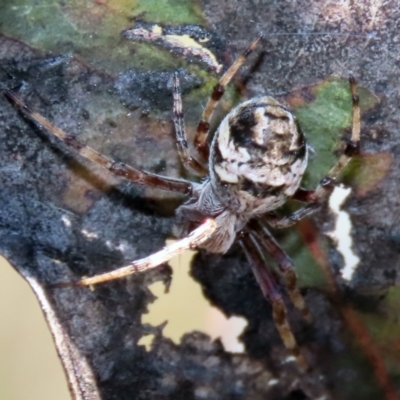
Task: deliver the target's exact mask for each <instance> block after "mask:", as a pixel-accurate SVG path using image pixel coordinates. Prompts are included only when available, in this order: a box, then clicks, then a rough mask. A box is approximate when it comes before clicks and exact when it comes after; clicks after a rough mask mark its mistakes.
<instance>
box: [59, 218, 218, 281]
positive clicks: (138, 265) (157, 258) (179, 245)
mask: <svg viewBox="0 0 400 400" xmlns="http://www.w3.org/2000/svg"><path fill="white" fill-rule="evenodd" d="M216 227H217V224H216V223H215V221H214V220H213V219H211V218H210V219H207V220H206V221H205V222H203V223H202V224H201V225H200V226H199V227H198V228H196V229H195V230H194V231H192V232H191V233H190V235H188V236H186V237H185V238H183V239H181V240H178V241H177V242H175V243H173V244H171V245H170V246H166V247H164V248H163V249H162V250H160V251H158V252H157V253H154V254H152V255H150V256H148V257H145V258H142V259H141V260H137V261H133V262H132V263H130V264H129V265H127V266H125V267H122V268H118V269H116V270H114V271H111V272H106V273H104V274H99V275H95V276H92V277H90V278H83V279H81V280H79V281H77V282H61V283H56V284H54V285H51V287H53V288H64V287H71V286H72V287H74V286H90V285H95V284H98V283H103V282H108V281H112V280H114V279H119V278H122V277H124V276H128V275H132V274H135V273H137V272H142V271H146V270H148V269H152V268H155V267H157V266H159V265H161V264H163V263H165V262H167V261H169V260H170V259H171V258H172V257H175V256H176V255H178V254H181V253H182V252H184V251H185V250H187V249H192V248H194V247H197V246H199V245H200V244H201V243H203V242H205V241H206V240H208V239H209V238H210V236H211V235H212V234H213V232H214V231H215V229H216Z"/></svg>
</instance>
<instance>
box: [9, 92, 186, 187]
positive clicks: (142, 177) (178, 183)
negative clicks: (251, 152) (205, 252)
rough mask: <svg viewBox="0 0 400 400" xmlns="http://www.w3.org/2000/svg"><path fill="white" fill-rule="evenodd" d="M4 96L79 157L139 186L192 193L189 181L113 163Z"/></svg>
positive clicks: (14, 95) (10, 97) (16, 100)
mask: <svg viewBox="0 0 400 400" xmlns="http://www.w3.org/2000/svg"><path fill="white" fill-rule="evenodd" d="M5 95H6V97H7V98H8V99H9V100H10V101H11V102H12V103H14V104H15V105H17V106H18V107H19V108H20V109H21V110H22V112H23V113H24V114H25V115H27V116H28V117H29V118H31V119H32V120H34V121H35V122H37V123H38V124H39V125H41V126H42V127H43V128H45V129H47V130H48V131H49V132H50V133H52V134H53V135H54V136H57V137H58V138H59V139H61V140H62V141H63V142H64V143H65V144H66V145H67V146H69V147H71V148H73V149H74V150H76V151H77V152H78V153H79V154H80V155H81V156H83V157H85V158H87V159H89V160H91V161H93V162H94V163H96V164H99V165H101V166H103V167H104V168H106V169H108V170H109V171H110V172H112V173H113V174H114V175H117V176H121V177H123V178H125V179H127V180H130V181H132V182H135V183H138V184H140V185H146V186H151V187H156V188H159V189H163V190H168V191H171V192H178V193H184V194H190V193H191V192H192V189H193V185H192V183H191V182H189V181H184V180H180V179H174V178H169V177H166V176H161V175H157V174H152V173H151V172H146V171H140V170H138V169H136V168H133V167H131V166H129V165H126V164H124V163H120V162H115V161H113V160H112V159H110V158H108V157H106V156H104V155H102V154H100V153H99V152H98V151H96V150H94V149H92V148H91V147H89V146H86V145H85V144H83V143H81V142H80V141H79V140H77V139H76V138H75V137H74V136H72V135H69V134H68V133H66V132H64V131H63V130H62V129H60V128H57V127H56V126H54V125H53V124H52V123H51V122H50V121H49V120H48V119H46V118H45V117H43V116H42V115H41V114H39V113H37V112H35V111H33V110H31V109H30V108H29V107H28V106H27V105H26V104H25V103H24V102H23V101H22V100H21V99H20V98H19V97H18V96H17V95H16V94H15V93H13V92H11V91H5Z"/></svg>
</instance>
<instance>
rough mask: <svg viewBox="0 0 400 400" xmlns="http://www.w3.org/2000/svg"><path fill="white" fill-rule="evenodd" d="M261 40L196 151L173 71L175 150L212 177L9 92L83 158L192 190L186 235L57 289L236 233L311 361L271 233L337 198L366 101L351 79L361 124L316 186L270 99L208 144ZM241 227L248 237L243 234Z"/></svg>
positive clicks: (283, 111) (227, 241)
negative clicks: (69, 125) (170, 172)
mask: <svg viewBox="0 0 400 400" xmlns="http://www.w3.org/2000/svg"><path fill="white" fill-rule="evenodd" d="M259 40H260V38H258V39H257V40H256V41H255V42H254V43H252V44H251V45H250V46H249V48H248V49H247V50H246V52H245V53H244V54H243V55H242V56H240V57H239V58H238V59H237V60H236V61H235V63H234V64H233V65H232V66H231V67H230V68H229V69H228V70H227V71H226V72H225V74H224V75H223V76H222V77H221V79H220V81H219V83H218V84H217V85H216V86H215V87H214V90H213V93H212V95H211V97H210V98H209V100H208V102H207V104H206V107H205V109H204V111H203V114H202V117H201V120H200V122H199V125H198V128H197V133H196V137H195V141H194V144H195V147H196V149H197V153H198V154H197V158H193V157H192V156H191V155H190V154H189V151H188V145H187V137H186V131H185V124H184V119H183V112H182V101H181V93H180V85H179V79H178V75H177V74H175V75H174V92H173V95H174V107H173V112H174V124H175V131H176V143H177V149H178V152H179V155H180V158H181V160H182V163H183V164H184V166H185V167H186V168H187V169H188V170H189V171H191V172H192V173H194V174H197V175H199V176H206V178H205V179H203V181H202V183H200V184H198V183H194V182H190V181H186V180H179V179H173V178H168V177H165V176H160V175H156V174H152V173H149V172H146V171H140V170H137V169H135V168H133V167H131V166H128V165H126V164H123V163H117V162H114V161H113V160H112V159H110V158H108V157H106V156H104V155H102V154H100V153H98V152H97V151H96V150H94V149H92V148H91V147H89V146H86V145H84V144H82V143H80V142H79V141H78V140H77V139H75V138H74V137H72V136H71V135H69V134H67V133H65V132H63V131H62V130H61V129H59V128H57V127H55V126H54V125H52V124H51V123H50V122H49V121H48V120H47V119H45V118H44V117H43V116H41V115H40V114H38V113H36V112H34V111H32V110H30V109H29V108H28V107H27V106H26V105H25V103H24V102H23V101H22V100H21V99H20V98H19V97H18V96H16V95H15V94H14V93H12V92H6V95H7V96H8V98H9V99H10V100H12V102H13V103H14V104H16V105H18V106H19V107H21V109H22V110H23V111H24V112H25V113H26V114H27V115H28V116H29V117H31V118H32V119H33V120H34V121H36V122H38V123H39V124H40V125H42V126H43V127H45V128H46V129H47V130H49V131H50V132H52V133H53V134H54V135H55V136H57V137H58V138H60V139H61V140H62V141H63V142H64V143H65V144H66V145H68V146H70V147H72V148H74V149H75V150H76V151H77V152H78V153H79V154H81V155H82V156H84V157H86V158H88V159H90V160H92V161H93V162H95V163H97V164H100V165H102V166H103V167H105V168H107V169H108V170H110V171H111V172H112V173H114V174H115V175H118V176H122V177H124V178H125V179H129V180H131V181H133V182H136V183H138V184H142V185H147V186H152V187H156V188H160V189H164V190H169V191H175V192H179V193H185V194H187V195H188V199H187V201H186V202H185V203H184V204H183V205H181V206H180V207H179V208H178V209H177V216H178V219H179V220H180V222H181V223H182V226H183V227H182V229H181V231H180V233H181V234H182V236H183V238H182V239H180V240H179V241H178V242H176V243H174V244H172V245H170V246H167V247H165V248H164V249H163V250H161V251H159V252H157V253H154V254H152V255H150V256H148V257H146V258H143V259H141V260H137V261H133V262H131V263H130V264H129V265H128V266H126V267H122V268H119V269H116V270H114V271H111V272H108V273H104V274H101V275H96V276H93V277H91V278H85V279H81V280H79V281H77V282H66V283H59V284H56V285H53V287H71V286H88V285H93V284H96V283H100V282H106V281H108V280H111V279H116V278H120V277H122V276H126V275H129V274H132V273H135V272H139V271H143V270H146V269H149V268H154V267H156V266H158V265H160V264H162V263H163V262H166V261H168V260H169V259H170V258H172V257H173V256H175V255H177V254H179V253H181V252H182V251H184V250H185V249H187V248H192V247H196V246H198V247H203V248H204V249H205V250H207V251H209V252H214V253H225V252H226V251H227V250H228V249H229V248H230V247H231V245H232V243H233V242H234V241H235V240H238V241H239V243H240V245H241V246H242V248H243V251H244V253H245V255H246V257H247V259H248V262H249V265H250V267H251V269H252V271H253V273H254V276H255V278H256V279H257V282H258V283H259V285H260V288H261V290H262V292H263V294H264V296H265V297H266V298H267V299H268V300H269V301H270V303H271V306H272V311H273V318H274V321H275V325H276V327H277V329H278V331H279V333H280V336H281V338H282V340H283V342H284V344H285V346H286V347H287V348H288V349H289V350H290V351H291V352H292V354H293V355H294V356H295V357H296V359H297V361H298V363H299V364H300V365H301V366H303V367H306V365H307V363H306V361H305V360H304V358H303V357H302V355H301V353H300V350H299V348H298V346H297V344H296V340H295V338H294V336H293V334H292V331H291V329H290V326H289V323H288V321H287V318H286V310H285V306H284V302H283V298H282V294H281V292H280V289H279V285H278V284H277V276H276V272H275V271H274V270H272V269H271V268H269V267H268V266H267V265H265V257H264V253H266V252H268V253H269V254H270V255H271V257H272V259H273V260H274V261H275V262H276V265H277V267H278V271H279V273H280V275H281V278H282V279H283V281H284V283H285V285H286V290H287V292H288V295H289V297H290V298H291V300H292V302H293V304H294V305H295V307H296V308H297V309H298V310H300V312H301V313H302V314H303V316H304V317H305V318H307V319H310V315H309V313H308V311H307V307H306V305H305V302H304V299H303V297H302V295H301V294H300V292H299V290H298V289H297V287H296V274H295V272H294V267H293V262H292V261H291V259H290V258H289V257H288V256H287V255H286V253H285V252H284V251H283V250H282V249H281V248H280V247H279V245H278V243H277V242H276V241H275V239H274V238H273V237H272V236H271V234H270V233H269V231H268V227H267V224H268V225H270V226H272V227H275V228H283V227H287V226H290V225H292V224H294V223H295V222H297V221H298V220H300V219H301V218H303V217H305V216H307V215H310V214H312V213H313V212H315V210H316V209H318V208H319V206H320V205H321V204H323V203H324V202H325V201H326V199H327V198H328V197H329V195H330V193H331V191H332V188H333V184H334V183H335V182H336V180H337V178H338V176H339V173H340V172H341V170H342V169H343V167H344V166H345V165H346V164H347V162H348V161H349V159H350V157H351V156H352V155H353V154H354V153H355V152H357V151H358V147H359V141H360V109H359V105H358V95H357V91H356V84H355V81H354V79H353V78H350V90H351V94H352V102H353V127H352V135H351V139H350V141H349V142H348V143H347V146H346V148H345V151H344V153H343V154H342V155H341V156H340V158H339V160H338V161H337V163H336V164H335V165H334V166H333V167H332V169H331V170H330V171H329V172H328V174H327V175H326V177H325V178H323V179H322V180H321V182H320V184H319V185H318V186H317V188H316V189H315V190H304V189H302V188H300V183H301V179H302V176H303V174H304V171H305V168H306V166H307V144H306V140H305V137H304V134H303V132H302V131H301V129H300V127H299V125H298V123H297V121H296V118H295V117H294V116H293V114H292V113H291V112H290V111H289V110H288V109H287V108H286V107H285V106H284V105H282V104H280V103H278V102H277V101H276V100H274V99H273V98H271V97H259V98H255V99H251V100H249V101H246V102H244V103H242V104H240V105H239V106H237V107H236V108H235V109H233V110H232V111H231V112H230V113H229V114H228V115H227V116H226V117H225V119H224V120H223V121H222V123H221V124H220V126H219V127H218V129H217V131H216V133H215V135H214V138H213V140H212V142H211V148H210V146H209V140H208V136H209V126H210V120H211V117H212V114H213V110H214V108H215V106H216V104H217V103H218V101H219V100H220V98H221V97H222V95H223V93H224V89H225V86H226V85H227V84H228V83H229V82H230V80H231V79H232V77H233V76H234V75H235V73H236V72H237V70H238V69H239V68H240V66H241V65H242V64H243V62H244V61H245V60H246V58H247V57H248V55H249V54H250V53H251V51H252V50H253V49H254V48H255V47H256V45H257V43H258V42H259ZM288 198H292V199H294V200H298V201H301V202H305V203H307V204H306V206H304V207H303V208H300V209H299V210H297V211H295V212H294V213H293V214H291V215H289V216H286V217H281V218H279V217H277V216H275V215H274V214H273V213H272V211H273V210H275V209H276V208H278V207H280V206H281V205H283V204H284V203H285V201H286V200H287V199H288ZM239 232H240V235H238V233H239Z"/></svg>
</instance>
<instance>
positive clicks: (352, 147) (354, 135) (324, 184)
mask: <svg viewBox="0 0 400 400" xmlns="http://www.w3.org/2000/svg"><path fill="white" fill-rule="evenodd" d="M349 84H350V92H351V98H352V104H353V106H352V110H353V123H352V129H351V138H350V141H349V142H347V144H346V147H345V149H344V152H343V154H342V155H341V156H340V157H339V160H338V161H337V163H336V164H335V165H334V166H333V167H332V168H331V170H330V171H329V172H328V174H327V175H326V176H325V177H324V178H323V179H322V180H321V182H320V183H319V184H318V186H317V188H316V189H315V191H307V190H304V189H299V190H298V191H297V192H296V193H295V196H294V198H297V199H298V200H300V201H307V202H309V204H308V205H306V206H305V207H303V208H300V209H299V210H297V211H295V212H294V213H293V214H291V215H288V216H286V217H283V218H278V217H275V216H274V215H266V218H265V220H266V221H267V222H268V224H269V225H270V226H272V227H274V228H286V227H288V226H291V225H293V224H295V223H296V222H297V221H300V220H301V219H302V218H304V217H306V216H308V215H311V214H313V213H314V212H315V211H316V210H317V209H318V208H319V207H320V206H321V204H322V203H323V202H324V201H325V200H326V199H327V198H328V197H329V196H330V194H331V193H332V191H333V188H334V186H335V184H336V182H337V181H338V178H339V175H340V173H341V172H342V170H343V168H344V167H345V166H346V165H347V164H348V162H349V161H350V160H351V158H352V157H353V156H354V155H356V154H358V153H359V151H360V132H361V114H360V105H359V97H358V93H357V85H356V81H355V79H354V78H353V77H350V78H349Z"/></svg>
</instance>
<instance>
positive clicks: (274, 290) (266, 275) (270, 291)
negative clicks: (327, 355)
mask: <svg viewBox="0 0 400 400" xmlns="http://www.w3.org/2000/svg"><path fill="white" fill-rule="evenodd" d="M239 243H240V244H241V246H242V248H243V250H244V253H245V255H246V258H247V260H248V262H249V263H250V266H251V269H252V271H253V274H254V276H255V278H256V280H257V282H258V284H259V286H260V288H261V291H262V293H263V295H264V297H265V298H266V299H267V300H268V301H269V302H270V304H271V307H272V316H273V319H274V323H275V326H276V328H277V330H278V332H279V335H280V337H281V339H282V341H283V344H284V345H285V347H286V348H287V349H288V350H289V351H290V353H291V354H292V355H293V356H294V358H295V359H296V361H297V363H298V365H299V366H300V368H302V369H303V370H307V369H308V364H307V362H306V360H305V359H304V357H303V355H302V354H301V352H300V348H299V346H298V344H297V342H296V339H295V337H294V335H293V332H292V329H291V327H290V325H289V321H288V319H287V311H286V307H285V303H284V301H283V298H282V294H281V293H280V291H279V288H278V283H277V281H276V279H275V276H274V272H273V270H272V269H271V268H269V267H268V266H267V265H266V263H265V260H264V255H263V251H262V249H261V247H260V243H259V241H258V240H257V238H256V237H255V236H254V235H253V234H252V232H245V233H244V235H243V236H242V238H241V239H240V241H239Z"/></svg>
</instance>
